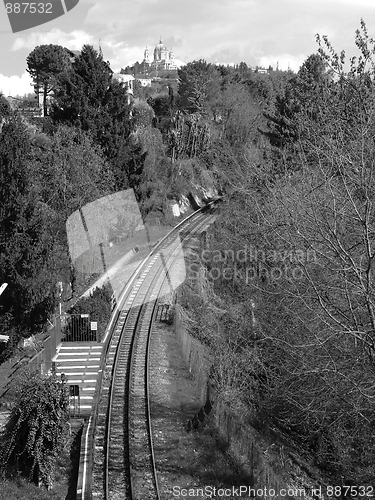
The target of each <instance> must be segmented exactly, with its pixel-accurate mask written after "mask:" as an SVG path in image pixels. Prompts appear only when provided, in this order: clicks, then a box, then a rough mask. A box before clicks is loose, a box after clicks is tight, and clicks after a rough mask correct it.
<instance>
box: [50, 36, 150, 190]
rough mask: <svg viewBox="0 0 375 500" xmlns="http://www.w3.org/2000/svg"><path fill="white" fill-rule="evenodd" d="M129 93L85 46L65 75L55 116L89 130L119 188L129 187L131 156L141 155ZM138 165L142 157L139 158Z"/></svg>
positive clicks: (54, 117) (55, 107)
mask: <svg viewBox="0 0 375 500" xmlns="http://www.w3.org/2000/svg"><path fill="white" fill-rule="evenodd" d="M130 110H131V107H130V105H129V96H128V94H127V90H126V88H125V86H124V85H123V84H121V83H120V82H118V81H117V80H113V79H112V70H111V69H110V67H109V65H108V64H107V63H106V62H105V61H104V60H103V57H102V55H101V54H98V53H97V52H96V51H95V50H94V48H93V47H92V46H90V45H85V46H84V47H83V48H82V51H81V53H80V55H79V56H78V57H77V58H76V59H75V60H74V62H73V64H72V67H71V69H70V70H69V71H68V72H67V73H64V74H61V77H60V79H59V91H58V92H57V93H56V95H55V99H54V102H53V105H52V111H51V117H52V118H53V120H54V121H55V123H63V124H66V125H71V126H75V127H78V128H80V129H82V130H83V131H89V132H90V134H91V136H92V137H93V140H94V141H95V142H96V143H97V144H98V145H99V146H100V147H101V148H102V150H103V153H104V155H105V157H106V158H107V159H108V160H109V162H110V164H111V168H112V170H113V174H114V176H115V181H116V190H121V189H126V188H127V187H128V182H127V178H126V169H127V164H126V161H127V159H129V158H130V159H131V160H133V159H134V158H135V157H136V156H137V151H136V149H134V147H133V145H132V143H131V141H130V139H129V137H130V134H131V132H132V130H133V125H132V123H131V120H130ZM136 162H137V163H138V164H141V163H142V158H140V157H139V158H138V157H137V158H136Z"/></svg>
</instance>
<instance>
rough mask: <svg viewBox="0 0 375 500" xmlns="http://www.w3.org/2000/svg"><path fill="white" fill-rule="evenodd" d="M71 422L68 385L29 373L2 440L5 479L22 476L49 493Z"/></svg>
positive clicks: (22, 384) (2, 468) (23, 382)
mask: <svg viewBox="0 0 375 500" xmlns="http://www.w3.org/2000/svg"><path fill="white" fill-rule="evenodd" d="M68 420H69V395H68V390H67V387H66V385H65V383H64V382H63V381H62V380H57V379H56V378H55V377H53V376H51V377H44V376H41V375H39V374H37V373H31V372H30V373H28V374H27V377H26V376H25V377H24V379H23V380H22V383H21V385H20V387H19V396H18V399H17V401H16V403H15V405H14V407H13V409H12V412H11V415H10V417H9V419H8V422H7V423H6V426H5V429H4V432H3V434H2V436H1V452H0V457H1V460H0V463H1V472H2V474H3V477H5V478H15V477H18V476H22V477H24V478H26V479H27V480H29V481H31V482H33V483H34V484H36V485H37V486H39V485H43V486H45V487H46V488H47V489H49V488H50V487H51V486H52V483H53V472H54V469H55V466H56V460H57V457H58V456H59V454H60V452H61V450H62V447H63V444H64V438H66V437H67V431H68V428H67V423H68Z"/></svg>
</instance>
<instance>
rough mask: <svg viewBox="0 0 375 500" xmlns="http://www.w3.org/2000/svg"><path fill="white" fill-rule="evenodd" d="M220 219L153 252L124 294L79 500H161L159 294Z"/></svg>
mask: <svg viewBox="0 0 375 500" xmlns="http://www.w3.org/2000/svg"><path fill="white" fill-rule="evenodd" d="M213 217H214V215H212V214H206V213H203V212H202V211H198V213H195V214H193V216H191V217H190V218H189V219H188V220H185V221H183V222H182V223H181V224H179V225H178V226H177V227H176V228H175V229H174V230H173V231H171V233H169V235H167V236H166V237H165V238H164V239H163V240H162V241H161V242H160V243H159V244H158V245H157V247H155V248H154V250H153V252H151V254H150V255H149V257H148V258H147V259H146V260H145V261H144V263H143V264H142V265H141V266H140V268H139V269H138V270H137V271H136V273H135V274H134V275H133V276H132V278H131V280H130V282H129V283H128V285H127V286H126V287H125V290H124V292H123V294H122V296H121V300H120V303H119V306H118V308H117V309H118V310H117V312H116V314H115V316H114V318H115V319H114V321H113V326H112V328H111V332H110V336H109V339H108V345H107V348H106V349H105V352H106V353H107V354H106V359H105V366H102V369H103V372H102V378H101V383H100V386H101V390H100V396H99V398H98V401H97V405H96V409H95V413H94V416H93V419H92V422H91V424H92V427H91V436H90V432H89V429H87V435H86V441H85V443H86V446H87V450H86V455H87V456H86V461H85V464H84V466H83V467H81V469H82V470H81V471H80V473H81V476H82V477H80V478H79V486H80V485H82V486H83V488H82V489H78V490H77V492H78V495H77V498H79V499H83V500H88V499H91V498H95V499H104V500H117V499H118V500H120V499H121V500H124V499H129V500H130V499H131V500H141V499H142V500H147V499H159V498H160V497H159V491H158V482H157V473H156V467H155V460H154V455H153V446H152V431H151V418H150V410H149V402H148V356H149V352H148V350H149V340H150V335H151V329H152V323H153V318H154V316H155V314H156V308H157V301H158V296H159V294H160V290H161V289H162V288H163V287H164V288H165V286H171V283H170V270H171V268H172V266H173V263H174V262H175V261H176V259H177V258H178V254H179V252H180V251H181V243H182V244H183V242H184V240H185V239H188V238H189V237H190V236H191V235H193V234H194V233H199V231H201V230H202V228H203V227H205V226H206V225H207V224H208V223H209V222H210V220H211V219H212V218H213ZM89 427H90V425H89ZM90 442H91V444H92V446H91V448H90Z"/></svg>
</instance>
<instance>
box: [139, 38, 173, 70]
mask: <svg viewBox="0 0 375 500" xmlns="http://www.w3.org/2000/svg"><path fill="white" fill-rule="evenodd" d="M143 63H145V64H149V65H150V69H151V71H168V70H177V65H176V63H175V60H174V54H173V50H170V49H167V47H166V46H165V45H163V42H162V41H161V39H160V41H159V43H158V45H156V47H155V49H154V60H153V61H150V53H149V50H148V48H147V47H146V49H145V52H144V59H143Z"/></svg>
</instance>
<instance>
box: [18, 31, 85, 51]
mask: <svg viewBox="0 0 375 500" xmlns="http://www.w3.org/2000/svg"><path fill="white" fill-rule="evenodd" d="M93 41H94V39H93V36H92V35H90V34H89V33H87V32H85V31H83V30H74V31H72V32H70V33H65V32H64V31H61V30H60V29H58V28H53V29H52V30H51V31H48V32H38V31H36V32H32V33H29V34H28V35H27V36H25V37H20V38H16V40H15V41H14V43H13V46H12V50H13V51H16V50H20V49H28V50H33V49H34V48H35V47H36V46H37V45H48V44H53V45H62V46H63V47H67V48H69V49H71V50H81V48H82V46H83V45H84V44H93Z"/></svg>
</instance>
